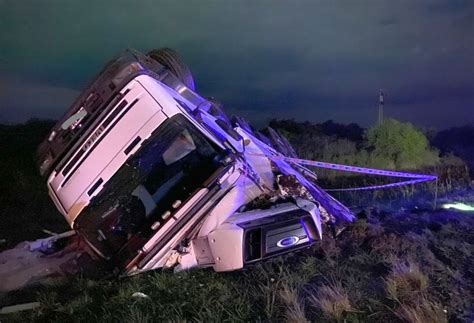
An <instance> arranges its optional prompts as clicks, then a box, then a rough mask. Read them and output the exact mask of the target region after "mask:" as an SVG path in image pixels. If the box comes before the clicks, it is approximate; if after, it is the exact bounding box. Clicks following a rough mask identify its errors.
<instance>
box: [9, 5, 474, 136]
mask: <svg viewBox="0 0 474 323" xmlns="http://www.w3.org/2000/svg"><path fill="white" fill-rule="evenodd" d="M473 10H474V2H472V1H457V0H454V1H441V0H432V1H431V0H430V1H376V0H367V1H363V2H348V1H296V2H293V1H291V2H290V1H276V0H275V1H273V0H272V1H258V2H257V1H232V2H219V1H182V2H174V1H151V0H150V1H134V2H129V1H121V0H117V1H112V0H111V1H81V2H76V1H59V0H43V1H32V0H22V1H13V0H12V1H7V0H3V1H1V0H0V109H1V110H2V111H1V112H2V116H1V117H0V118H1V119H0V120H1V121H10V122H18V121H22V120H25V119H28V118H31V117H58V116H59V115H60V114H61V111H62V110H64V109H66V108H67V106H68V102H72V100H73V98H72V96H74V95H75V93H78V92H79V91H80V89H81V88H83V87H84V86H85V84H86V83H87V82H88V81H89V80H90V79H91V78H92V77H93V76H94V75H95V74H96V73H97V72H98V71H99V70H100V69H101V67H102V65H103V64H104V63H105V62H107V61H108V60H109V59H110V58H111V57H112V56H114V55H116V54H117V53H119V52H120V51H121V50H123V49H124V48H126V47H134V48H137V49H139V50H142V51H147V50H149V49H152V48H157V47H162V46H169V47H173V48H176V49H177V50H178V51H179V52H180V53H181V54H182V56H183V58H184V59H185V60H186V62H188V64H189V65H190V67H191V69H192V71H193V73H194V75H195V78H196V83H197V86H198V89H199V91H200V92H201V93H202V94H204V95H210V96H214V97H217V98H218V99H220V100H221V101H222V102H223V103H224V104H225V106H226V109H227V110H228V111H230V112H231V113H235V114H241V115H244V116H246V117H247V118H249V119H251V120H252V121H254V122H256V123H260V124H261V123H264V122H265V121H266V120H267V119H268V118H270V117H294V118H296V119H299V120H304V119H309V120H311V121H323V120H326V119H334V120H336V121H341V122H351V121H355V122H359V123H361V124H363V125H368V124H370V123H372V122H373V121H374V119H375V108H374V107H375V106H376V104H377V103H376V102H377V92H378V90H379V89H380V88H383V89H384V90H385V91H386V92H387V111H388V112H387V113H389V114H390V113H393V114H392V115H393V116H396V117H398V118H400V119H402V120H409V121H413V122H418V123H421V124H423V125H426V126H437V127H447V126H450V125H457V124H461V123H466V122H473V121H474V113H470V112H471V111H473V108H474V107H473V105H474V100H473V87H472V84H474V46H473V42H472V38H473V36H474V16H473V12H474V11H473ZM11 79H13V80H15V81H14V82H10V80H11ZM22 84H27V86H26V87H25V89H24V90H22ZM41 89H43V90H41ZM22 91H23V92H24V93H25V95H24V96H23V97H24V98H21V99H15V96H16V95H19V94H21V92H22ZM56 91H57V92H56ZM58 98H59V99H58ZM32 105H35V107H33V106H32ZM390 105H392V106H390ZM447 110H449V111H451V115H448V114H446V113H445V111H447ZM18 111H22V113H21V114H19V113H18ZM453 111H456V113H452V112H453ZM433 112H435V113H433ZM460 116H462V117H460Z"/></svg>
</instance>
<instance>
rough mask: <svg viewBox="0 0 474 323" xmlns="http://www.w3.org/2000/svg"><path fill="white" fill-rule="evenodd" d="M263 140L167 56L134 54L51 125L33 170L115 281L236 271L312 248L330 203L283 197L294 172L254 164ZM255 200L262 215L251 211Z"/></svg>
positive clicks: (260, 161) (165, 52)
mask: <svg viewBox="0 0 474 323" xmlns="http://www.w3.org/2000/svg"><path fill="white" fill-rule="evenodd" d="M262 140H264V139H263V137H262V136H261V135H259V134H256V133H254V132H253V131H252V130H251V129H250V128H249V127H248V126H245V125H244V123H243V122H240V123H238V122H234V123H233V124H232V123H231V122H230V120H229V118H228V117H227V116H226V115H225V114H224V113H223V112H222V110H221V108H220V106H219V105H217V104H216V103H215V102H213V101H212V100H207V99H205V98H203V97H201V96H200V95H198V94H197V93H196V92H195V91H194V81H192V77H191V76H190V73H189V71H188V70H187V68H186V67H185V65H184V64H182V63H181V62H180V61H179V59H178V56H177V55H176V53H175V52H174V51H172V50H169V49H162V50H161V51H152V52H150V53H149V54H148V56H145V55H143V54H140V53H138V52H136V51H132V50H130V51H128V52H126V54H124V55H122V56H120V57H119V58H118V59H116V60H114V61H112V62H111V63H109V64H108V65H107V67H106V68H105V69H104V70H103V71H102V72H101V73H100V74H99V76H98V77H97V79H96V80H95V81H94V82H93V83H92V85H90V86H89V88H88V89H86V90H85V91H84V93H83V94H82V95H81V96H80V97H79V99H78V100H77V101H76V102H75V103H74V104H73V106H72V107H71V109H70V110H69V111H68V112H67V113H66V114H65V116H64V117H63V118H62V119H61V120H60V121H59V122H58V124H57V125H56V126H55V127H54V128H53V129H52V131H51V132H50V134H49V135H48V137H47V138H46V139H45V141H44V142H43V143H42V145H41V146H40V148H39V159H40V163H39V168H40V172H41V173H42V174H43V175H44V176H46V177H47V185H48V190H49V194H50V196H51V198H52V200H53V201H54V203H55V205H56V207H57V208H58V210H59V211H60V212H61V213H62V214H63V215H64V217H65V219H66V221H67V222H68V223H69V225H70V226H71V227H72V228H73V229H74V230H75V231H76V232H77V233H78V234H79V235H80V236H81V237H82V238H83V239H84V240H85V241H86V242H87V243H88V245H89V246H90V247H91V248H92V249H93V250H94V252H95V253H96V254H97V255H99V256H100V257H102V258H104V259H106V260H108V261H109V262H111V263H113V265H114V266H116V267H118V268H119V269H120V270H121V271H122V272H123V273H125V274H128V275H131V274H136V273H140V272H143V271H146V270H150V269H156V268H160V267H165V266H178V267H180V268H189V267H194V266H200V267H207V266H213V267H214V269H215V270H217V271H227V270H235V269H239V268H242V267H243V266H244V265H246V264H250V263H253V262H255V261H258V260H261V259H266V258H269V257H272V256H275V255H278V254H281V253H284V252H288V251H291V250H295V249H299V248H304V247H307V246H309V245H311V244H312V243H314V241H316V240H318V239H320V238H321V218H320V213H319V210H320V209H321V208H324V207H323V206H322V205H323V204H325V203H326V206H325V207H326V208H330V205H329V204H328V203H336V202H333V201H335V200H334V199H332V198H328V199H327V201H326V199H324V198H323V200H324V201H321V200H316V199H314V198H313V197H310V198H309V200H308V196H288V195H287V196H283V195H282V194H281V193H280V192H279V190H278V180H277V178H278V176H295V174H296V176H300V175H298V173H297V171H298V168H293V167H292V166H291V165H289V164H284V165H283V164H281V165H280V167H275V166H276V165H275V164H274V163H273V162H272V161H271V160H270V159H268V158H262V157H256V156H257V155H258V154H261V155H269V154H278V153H279V152H278V151H277V150H276V149H275V148H272V147H270V146H269V145H268V144H266V143H264V141H262ZM280 141H281V140H280ZM295 172H296V173H295ZM301 176H302V175H301ZM300 181H302V182H304V183H306V184H305V185H306V186H308V187H307V190H309V191H311V192H314V193H315V194H313V196H318V197H319V198H320V199H321V196H323V195H321V194H322V193H321V190H320V189H319V190H318V188H317V187H316V186H314V185H313V184H310V183H309V182H306V181H305V180H304V179H303V177H301V178H300ZM312 185H313V186H312ZM316 193H317V194H316ZM262 196H272V197H271V200H272V206H271V207H270V208H269V209H266V210H263V209H259V208H258V206H255V205H254V206H253V207H250V206H249V205H250V204H252V203H253V202H254V201H255V200H257V199H259V198H261V197H262ZM328 201H329V202H328ZM254 204H255V203H254ZM338 207H339V209H341V205H338ZM347 212H348V211H347Z"/></svg>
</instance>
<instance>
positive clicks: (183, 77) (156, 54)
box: [147, 48, 195, 91]
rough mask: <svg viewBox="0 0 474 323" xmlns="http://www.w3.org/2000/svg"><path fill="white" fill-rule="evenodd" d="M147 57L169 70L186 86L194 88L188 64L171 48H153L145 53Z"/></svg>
mask: <svg viewBox="0 0 474 323" xmlns="http://www.w3.org/2000/svg"><path fill="white" fill-rule="evenodd" d="M147 55H148V56H149V57H151V58H152V59H154V60H155V61H157V62H158V63H160V64H162V65H164V66H165V67H166V68H167V69H169V70H170V71H171V73H173V74H174V75H175V76H176V77H177V78H178V79H179V80H180V81H181V82H183V84H184V85H186V87H188V88H189V89H191V90H193V91H194V90H195V87H194V79H193V75H192V74H191V71H190V70H189V68H188V66H187V65H186V64H184V62H183V61H182V60H181V58H180V57H179V55H178V53H177V52H176V51H175V50H174V49H171V48H160V49H154V50H152V51H150V52H148V54H147Z"/></svg>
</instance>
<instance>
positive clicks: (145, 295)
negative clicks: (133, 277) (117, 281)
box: [132, 292, 150, 299]
mask: <svg viewBox="0 0 474 323" xmlns="http://www.w3.org/2000/svg"><path fill="white" fill-rule="evenodd" d="M132 297H133V298H145V299H150V296H148V295H147V294H145V293H142V292H135V293H133V294H132Z"/></svg>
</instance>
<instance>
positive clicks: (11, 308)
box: [0, 302, 41, 314]
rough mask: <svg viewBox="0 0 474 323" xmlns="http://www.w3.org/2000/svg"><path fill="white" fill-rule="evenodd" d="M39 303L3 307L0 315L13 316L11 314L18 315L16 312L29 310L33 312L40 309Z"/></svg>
mask: <svg viewBox="0 0 474 323" xmlns="http://www.w3.org/2000/svg"><path fill="white" fill-rule="evenodd" d="M40 305H41V304H40V303H39V302H32V303H25V304H18V305H12V306H5V307H2V309H1V310H0V314H11V313H16V312H21V311H28V310H33V309H35V308H38V307H40Z"/></svg>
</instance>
